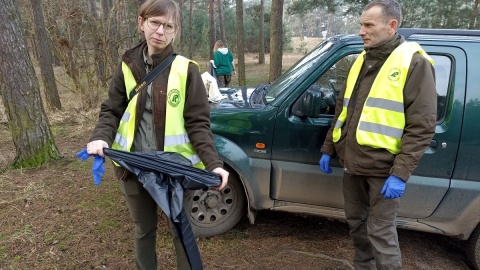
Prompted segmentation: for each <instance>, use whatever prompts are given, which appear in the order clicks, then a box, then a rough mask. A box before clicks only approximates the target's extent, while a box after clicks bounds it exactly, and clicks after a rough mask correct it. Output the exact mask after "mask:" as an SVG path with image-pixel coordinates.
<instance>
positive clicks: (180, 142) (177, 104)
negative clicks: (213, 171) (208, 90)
mask: <svg viewBox="0 0 480 270" xmlns="http://www.w3.org/2000/svg"><path fill="white" fill-rule="evenodd" d="M190 62H192V63H194V64H196V65H197V66H198V64H197V63H195V62H194V61H191V60H189V59H187V58H185V57H183V56H180V55H177V56H176V57H175V60H174V61H173V62H172V67H171V69H170V74H169V76H168V84H167V108H166V115H167V117H165V140H164V151H165V152H176V153H179V154H181V155H182V156H184V157H186V158H188V159H189V160H190V161H191V162H192V164H193V166H194V167H197V168H200V169H204V168H205V166H204V165H203V163H202V161H201V160H200V158H199V156H198V155H197V153H196V152H195V149H194V148H193V145H192V143H191V142H190V139H189V138H188V135H187V131H186V130H185V120H184V119H183V110H184V107H185V97H186V82H187V73H188V64H189V63H190ZM122 72H123V78H124V81H125V89H127V93H126V94H127V97H129V96H130V95H129V94H130V92H131V91H133V88H134V87H135V86H136V85H137V82H136V80H135V78H134V76H133V74H132V71H131V69H130V68H129V67H128V66H127V64H126V63H125V62H122ZM137 99H138V95H135V96H134V97H133V98H132V99H131V100H130V102H129V103H128V106H127V109H126V110H125V112H124V113H123V116H122V119H121V120H120V125H119V127H118V129H117V134H116V136H115V140H114V142H113V144H112V148H113V149H118V150H123V151H130V149H131V147H132V144H133V140H134V138H135V118H136V108H137ZM115 165H117V166H119V165H118V164H116V163H115Z"/></svg>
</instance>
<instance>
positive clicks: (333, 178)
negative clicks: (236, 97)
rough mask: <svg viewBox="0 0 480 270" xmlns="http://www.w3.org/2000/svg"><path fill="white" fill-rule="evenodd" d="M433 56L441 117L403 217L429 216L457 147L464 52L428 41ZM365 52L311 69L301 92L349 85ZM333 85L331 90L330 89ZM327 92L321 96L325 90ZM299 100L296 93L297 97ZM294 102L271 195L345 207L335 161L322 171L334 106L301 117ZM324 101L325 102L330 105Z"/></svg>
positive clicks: (276, 152)
mask: <svg viewBox="0 0 480 270" xmlns="http://www.w3.org/2000/svg"><path fill="white" fill-rule="evenodd" d="M424 49H425V50H426V51H427V52H428V53H429V54H431V56H432V58H433V59H434V60H435V65H434V67H435V69H436V73H437V81H436V83H437V92H438V103H439V109H438V121H437V126H436V131H435V137H434V139H433V140H432V143H431V147H429V148H428V149H427V151H426V154H425V155H424V157H423V158H422V160H421V162H420V164H419V166H418V168H417V170H416V171H415V172H414V174H415V175H414V176H412V177H411V179H410V180H409V182H408V185H407V190H406V192H405V195H404V198H403V199H402V204H401V207H400V209H399V215H400V216H403V217H408V218H421V217H426V216H428V215H430V214H431V213H432V212H433V211H434V210H435V207H436V206H437V205H438V203H439V202H440V201H441V199H442V198H443V196H444V195H445V193H446V191H447V190H448V186H449V181H450V178H451V175H452V171H453V167H454V164H455V157H456V152H457V150H458V143H459V134H460V128H461V122H462V121H461V120H462V110H463V109H462V108H463V106H454V105H455V104H459V102H463V99H462V98H463V95H464V91H465V85H464V82H465V78H464V76H465V54H464V53H463V52H462V51H461V50H460V49H458V48H449V49H448V53H445V48H444V47H436V46H428V45H425V47H424ZM360 51H361V49H359V47H351V48H345V49H344V53H343V54H340V55H338V57H336V58H335V59H333V61H332V64H331V66H329V67H328V68H327V69H325V71H324V72H318V73H317V74H316V73H315V72H312V78H310V80H307V81H306V82H305V83H304V84H303V85H301V86H299V87H302V91H306V90H308V89H315V90H318V91H320V92H325V93H327V94H325V97H329V96H328V93H329V92H331V91H338V90H340V89H341V87H342V86H343V84H344V83H345V80H346V77H347V74H348V70H349V65H350V64H351V63H352V61H353V60H352V59H355V58H356V56H357V55H358V53H359V52H360ZM332 88H333V89H332ZM322 95H323V94H322ZM296 98H297V100H298V97H296ZM295 101H296V100H292V101H291V102H290V103H289V104H288V105H287V104H285V106H282V108H281V109H280V110H279V112H280V113H279V114H278V116H277V122H276V126H275V134H274V141H273V146H272V172H273V175H272V188H271V196H272V198H274V199H276V200H280V201H288V202H294V203H302V204H309V205H318V206H324V207H332V208H343V192H342V175H343V169H342V168H341V167H340V165H339V163H338V160H336V159H333V160H332V164H331V165H332V169H333V173H332V174H329V175H327V174H324V173H322V172H321V171H320V170H319V166H318V161H319V159H320V156H321V154H320V147H321V145H322V144H323V141H324V138H325V135H326V133H327V131H328V129H329V128H330V125H331V121H332V118H333V111H332V108H324V109H322V114H321V115H320V116H319V117H318V118H309V117H303V118H302V117H298V116H295V115H294V114H293V113H292V106H293V104H295ZM329 103H330V101H329V100H325V101H324V102H323V104H322V105H321V106H325V105H328V104H329Z"/></svg>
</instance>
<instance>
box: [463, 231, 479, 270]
mask: <svg viewBox="0 0 480 270" xmlns="http://www.w3.org/2000/svg"><path fill="white" fill-rule="evenodd" d="M466 253H467V256H468V259H469V260H470V263H471V264H472V265H471V266H472V267H473V268H474V269H480V226H477V228H476V229H475V230H474V231H473V233H472V235H470V238H469V239H468V241H467V247H466Z"/></svg>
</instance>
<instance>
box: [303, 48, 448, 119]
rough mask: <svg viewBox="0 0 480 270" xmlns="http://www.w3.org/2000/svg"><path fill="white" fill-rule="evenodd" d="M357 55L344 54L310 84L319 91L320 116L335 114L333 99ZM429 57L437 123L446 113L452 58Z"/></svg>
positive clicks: (442, 56)
mask: <svg viewBox="0 0 480 270" xmlns="http://www.w3.org/2000/svg"><path fill="white" fill-rule="evenodd" d="M357 57H358V54H350V55H347V56H344V57H343V58H341V59H340V60H339V61H337V62H336V63H335V64H334V65H333V66H331V67H330V69H329V70H328V71H327V72H325V73H324V74H323V75H322V76H320V77H319V78H318V79H317V81H315V82H314V83H313V84H312V85H311V86H310V89H314V90H316V91H318V92H320V93H321V97H322V98H321V101H320V106H321V110H320V115H321V116H329V115H330V116H333V115H334V114H335V100H336V98H337V96H338V93H339V92H340V90H341V89H342V87H343V86H344V85H345V82H346V80H347V76H348V72H349V70H350V67H351V66H352V64H353V62H354V61H355V59H357ZM430 57H431V58H432V59H433V61H434V68H435V78H436V81H435V82H436V88H437V123H439V122H442V121H443V120H444V118H445V114H446V108H447V100H448V92H449V91H448V89H449V85H450V82H451V79H450V77H451V76H450V74H451V68H452V60H451V59H450V58H449V57H447V56H444V55H430Z"/></svg>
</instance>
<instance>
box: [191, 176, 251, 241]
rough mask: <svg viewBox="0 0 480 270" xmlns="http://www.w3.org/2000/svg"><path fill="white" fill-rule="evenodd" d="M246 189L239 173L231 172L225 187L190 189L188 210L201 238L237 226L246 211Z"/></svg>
mask: <svg viewBox="0 0 480 270" xmlns="http://www.w3.org/2000/svg"><path fill="white" fill-rule="evenodd" d="M245 202H246V199H245V192H244V189H243V185H242V183H241V182H240V179H239V178H238V176H237V175H235V173H232V172H230V175H229V179H228V184H227V186H226V187H225V188H224V189H223V190H220V191H218V190H214V189H207V188H205V189H201V190H186V191H185V197H184V206H185V212H186V213H187V215H188V217H189V219H190V225H191V226H192V230H193V233H194V234H195V236H197V237H208V236H213V235H217V234H221V233H224V232H226V231H228V230H230V229H231V228H232V227H233V226H235V225H236V224H237V223H238V222H239V221H240V219H241V218H242V216H243V215H244V214H245V211H244V209H245Z"/></svg>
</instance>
